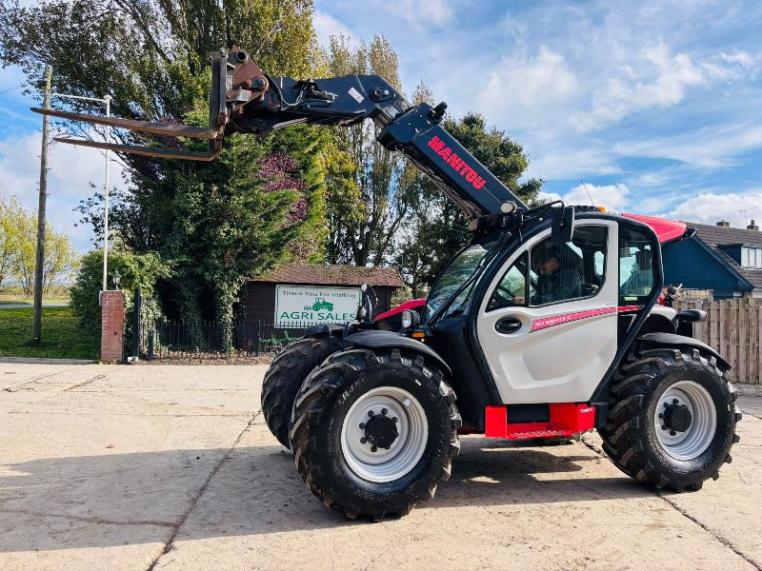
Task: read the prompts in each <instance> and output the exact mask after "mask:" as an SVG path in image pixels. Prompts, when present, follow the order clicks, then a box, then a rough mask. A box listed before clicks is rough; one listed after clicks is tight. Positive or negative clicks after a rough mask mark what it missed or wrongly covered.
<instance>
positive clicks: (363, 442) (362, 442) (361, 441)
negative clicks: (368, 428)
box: [360, 436, 368, 444]
mask: <svg viewBox="0 0 762 571" xmlns="http://www.w3.org/2000/svg"><path fill="white" fill-rule="evenodd" d="M367 441H368V439H367V438H365V437H364V436H363V437H362V438H360V444H365V443H366V442H367Z"/></svg>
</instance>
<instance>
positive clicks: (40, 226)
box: [32, 65, 53, 344]
mask: <svg viewBox="0 0 762 571" xmlns="http://www.w3.org/2000/svg"><path fill="white" fill-rule="evenodd" d="M52 77H53V68H52V67H50V66H49V65H48V66H45V95H44V106H45V109H50V91H51V84H52ZM49 130H50V124H49V120H48V116H47V115H43V116H42V152H41V153H40V197H39V202H38V205H37V261H36V265H35V268H34V333H33V337H32V341H33V342H34V343H37V344H39V343H40V342H41V341H42V285H43V284H42V280H43V277H44V275H43V270H44V265H45V216H46V212H45V211H46V208H47V200H48V138H49V136H50V135H49Z"/></svg>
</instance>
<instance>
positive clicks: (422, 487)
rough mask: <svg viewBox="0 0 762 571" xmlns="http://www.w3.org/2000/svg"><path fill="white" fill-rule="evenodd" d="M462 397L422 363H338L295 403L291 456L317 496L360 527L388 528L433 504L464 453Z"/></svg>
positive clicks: (405, 359) (394, 359) (408, 359)
mask: <svg viewBox="0 0 762 571" xmlns="http://www.w3.org/2000/svg"><path fill="white" fill-rule="evenodd" d="M460 424H461V421H460V416H459V414H458V411H457V408H456V407H455V393H454V392H453V390H452V389H451V388H450V386H449V385H448V384H447V382H446V381H445V379H444V374H443V371H441V370H440V369H439V368H438V366H437V365H435V364H433V363H429V362H427V361H426V360H425V359H424V358H423V357H422V356H420V355H414V354H412V355H411V354H405V353H401V352H400V351H399V350H396V349H393V350H388V351H378V352H374V351H370V350H364V349H355V350H349V351H343V352H339V353H335V354H333V355H332V356H331V357H330V358H329V359H328V360H326V362H325V363H323V365H321V366H320V367H319V368H318V369H316V370H315V371H313V372H312V374H311V375H310V376H309V377H308V379H307V380H306V381H305V383H304V385H303V386H302V388H301V390H300V392H299V395H298V396H297V399H296V401H295V403H294V411H293V416H292V426H293V428H292V430H291V449H292V450H293V451H294V460H295V463H296V467H297V470H298V471H299V474H300V475H301V477H302V479H303V480H304V482H305V483H306V484H307V486H308V488H309V489H310V490H311V491H312V492H313V493H314V494H315V495H316V496H317V497H318V498H319V499H320V500H321V501H322V502H323V503H324V504H325V505H326V506H328V507H331V508H334V509H337V510H339V511H342V512H344V513H345V514H346V515H347V516H349V517H351V518H355V517H363V518H368V519H372V520H374V521H378V520H381V519H383V518H384V517H398V516H401V515H404V514H406V513H407V512H409V511H410V509H412V507H413V506H414V505H415V504H416V503H418V502H422V501H426V500H429V499H431V498H432V497H433V496H434V493H435V491H436V487H437V484H439V482H441V481H443V480H447V479H448V478H449V477H450V471H451V465H452V459H453V457H454V456H455V455H456V454H457V453H458V451H459V449H460V444H459V442H458V429H459V428H460Z"/></svg>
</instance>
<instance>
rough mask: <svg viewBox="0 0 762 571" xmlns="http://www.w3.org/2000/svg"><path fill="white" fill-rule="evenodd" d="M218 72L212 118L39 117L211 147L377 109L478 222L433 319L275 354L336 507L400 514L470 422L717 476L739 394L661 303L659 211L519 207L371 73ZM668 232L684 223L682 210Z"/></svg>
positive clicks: (223, 63)
mask: <svg viewBox="0 0 762 571" xmlns="http://www.w3.org/2000/svg"><path fill="white" fill-rule="evenodd" d="M212 81H213V86H212V93H211V96H210V125H209V127H208V128H198V127H189V126H183V125H166V124H161V123H146V122H139V121H131V120H124V119H113V118H103V117H93V116H87V115H79V114H76V113H68V112H64V111H55V110H36V111H40V112H43V113H47V114H49V115H53V116H56V117H62V118H64V119H69V120H81V121H88V122H91V123H99V124H104V125H111V126H114V127H121V128H126V129H130V130H135V131H139V132H144V133H149V134H155V135H159V136H165V137H166V136H170V137H178V136H179V137H188V138H191V139H207V140H208V141H209V151H208V152H207V153H197V152H187V151H184V150H176V149H156V148H141V147H129V146H121V145H110V144H103V143H99V142H91V141H72V140H67V141H66V142H73V143H75V144H84V145H88V146H93V147H101V148H109V149H111V150H114V151H117V152H124V153H139V154H143V155H148V156H158V157H168V158H177V159H191V160H206V161H208V160H212V159H214V158H215V157H216V156H217V155H218V154H219V153H220V151H221V150H222V144H223V138H224V136H225V135H227V134H231V133H235V132H240V133H254V134H258V135H264V134H266V133H268V132H270V131H272V130H273V129H278V128H282V127H286V126H289V125H294V124H297V123H310V124H316V125H352V124H355V123H359V122H361V121H363V120H365V119H371V120H372V121H373V122H374V123H375V124H376V126H377V127H378V132H379V134H378V141H379V143H380V144H381V145H383V146H384V147H386V148H388V149H391V150H396V151H399V152H401V153H402V154H404V155H405V156H406V157H407V158H408V159H409V160H411V161H412V162H413V163H414V164H415V165H416V166H417V167H419V168H420V169H421V170H422V171H423V172H425V173H426V174H428V175H429V176H430V177H431V178H432V179H433V180H434V181H435V183H436V184H437V185H438V186H439V187H440V188H441V190H442V192H444V193H445V194H446V195H447V196H448V197H449V198H450V199H452V200H453V201H454V202H455V203H456V204H457V205H458V206H459V207H460V208H461V209H462V210H463V212H465V213H466V215H467V216H468V217H469V218H470V219H471V221H472V222H471V227H472V230H473V240H472V241H471V243H470V245H469V246H468V247H466V248H465V249H464V250H463V251H461V252H460V253H459V254H458V255H457V256H456V257H455V259H454V260H452V262H451V263H450V264H449V266H447V268H446V269H445V270H444V271H443V272H442V273H441V275H440V276H439V277H438V278H437V280H436V281H435V283H434V284H433V286H432V288H431V293H430V294H429V296H428V299H427V301H426V305H425V308H424V310H423V312H422V316H420V315H419V313H417V312H406V313H405V314H403V318H402V322H403V328H402V330H400V331H389V330H388V329H382V328H380V327H376V326H374V324H373V322H372V321H371V320H369V319H367V318H365V319H361V320H359V321H358V322H356V323H352V324H348V325H346V326H343V327H340V326H335V327H322V328H317V329H315V330H313V331H312V332H310V333H309V334H308V335H307V336H306V337H304V338H303V339H301V340H298V341H296V342H294V343H292V344H290V345H289V346H287V347H286V348H285V349H284V350H283V351H282V352H281V353H280V354H279V355H278V356H277V357H276V358H275V359H274V360H273V363H272V365H271V366H270V369H269V371H268V372H267V376H266V378H265V383H264V389H263V396H262V407H263V412H264V415H265V419H266V420H267V424H268V426H269V427H270V429H271V430H272V432H273V434H274V435H275V436H276V437H277V438H278V439H279V440H280V442H282V443H283V444H284V445H286V446H288V447H289V448H290V449H291V451H292V452H293V454H294V461H295V463H296V467H297V470H298V471H299V474H300V475H301V477H302V478H303V479H304V481H305V483H306V484H307V486H308V487H309V489H310V490H312V492H313V493H314V494H315V495H316V496H317V497H318V498H320V500H321V501H322V502H323V503H324V504H325V505H326V506H329V507H332V508H336V509H338V510H340V511H342V512H344V513H345V514H346V515H347V516H349V517H358V516H359V517H365V518H370V519H374V520H379V519H381V518H383V517H385V516H399V515H402V514H406V513H407V512H408V511H409V510H410V509H411V508H412V507H413V506H414V505H415V504H417V503H419V502H421V501H425V500H428V499H430V498H431V497H433V496H434V492H435V490H436V487H437V485H438V484H439V483H440V482H442V481H444V480H447V479H448V478H449V477H450V471H451V469H452V460H453V458H454V457H455V456H456V455H457V454H458V450H459V447H460V445H459V441H458V435H459V434H464V433H466V434H483V435H484V436H486V437H488V438H502V439H508V440H525V439H538V438H540V439H542V438H546V439H557V438H568V437H574V436H575V435H579V434H581V433H583V432H585V431H588V430H592V429H597V430H598V432H599V433H600V435H601V437H602V438H603V442H604V444H603V447H604V450H605V452H606V454H607V455H608V456H609V457H610V458H611V460H612V461H613V462H614V464H616V466H617V467H618V468H619V469H621V470H622V471H623V472H625V473H626V474H628V475H629V476H631V477H632V478H634V479H636V480H638V481H639V482H642V483H643V484H647V485H649V486H653V487H656V488H666V489H670V490H674V491H678V492H679V491H683V490H698V489H699V488H701V486H702V484H703V483H704V481H705V480H707V479H708V478H715V479H716V478H718V477H719V470H720V467H721V466H722V465H723V463H724V462H729V461H730V454H729V452H730V448H731V446H732V445H733V443H734V442H737V441H738V437H737V436H736V423H737V422H738V421H739V420H740V418H741V414H740V412H739V411H738V410H737V409H736V407H735V400H736V393H735V391H734V390H733V388H732V387H731V385H730V383H729V382H728V381H727V380H726V378H725V373H726V371H727V370H728V368H729V366H728V363H727V361H726V360H725V359H723V358H722V356H721V355H719V354H718V352H717V351H716V350H715V349H713V348H712V347H709V346H707V345H705V344H704V343H701V342H700V341H698V340H696V339H693V338H691V336H690V331H691V322H693V321H696V320H699V319H702V317H703V316H702V312H699V311H695V310H694V311H687V312H683V313H681V314H676V312H675V311H674V310H672V309H671V308H667V307H655V304H656V303H657V298H659V296H660V294H661V291H662V287H663V276H662V263H661V246H660V242H659V239H658V237H657V233H656V232H655V231H654V229H653V228H652V227H651V226H654V224H651V225H649V224H644V223H643V222H642V221H639V220H637V219H635V218H633V217H627V216H621V215H617V214H613V213H609V212H606V211H604V210H602V209H598V208H593V207H589V206H570V205H564V204H562V203H561V202H558V201H556V202H552V203H550V204H544V205H542V206H539V207H535V208H529V207H527V205H525V204H524V203H523V202H522V201H521V200H520V199H519V198H518V197H517V196H516V195H515V194H514V193H512V192H511V191H510V190H509V189H508V188H506V186H505V185H503V184H502V183H501V182H500V181H499V180H498V179H497V178H496V177H495V176H494V175H492V173H490V172H489V171H488V170H487V169H486V168H485V167H484V166H483V165H482V164H480V163H479V162H478V161H477V160H476V159H475V158H474V157H473V155H471V153H469V152H468V151H467V150H466V149H465V148H464V147H463V146H462V145H461V144H460V143H458V141H456V140H455V139H454V138H453V137H452V136H451V135H450V134H448V132H447V131H446V130H445V129H444V128H443V127H442V126H441V120H442V117H443V115H444V113H445V107H446V106H445V105H444V104H443V103H440V104H439V105H437V106H435V107H432V106H430V105H428V104H426V103H421V104H418V105H411V104H410V103H408V102H407V101H406V100H405V99H404V98H403V97H402V96H401V95H400V94H399V93H398V92H397V91H396V90H395V89H394V88H393V87H392V86H391V85H390V84H389V83H388V82H387V81H385V80H384V79H383V78H381V77H379V76H375V75H349V76H344V77H333V78H328V79H320V80H296V79H292V78H290V77H271V76H269V75H267V74H266V73H264V72H263V71H262V70H261V69H260V68H259V66H257V64H256V63H254V62H253V61H251V60H250V59H249V56H248V55H247V54H246V53H245V52H244V51H241V50H239V49H233V50H232V51H231V52H230V53H229V54H227V53H225V52H220V53H216V54H214V55H213V56H212ZM657 222H658V221H657ZM664 232H666V233H667V234H670V237H671V239H680V238H683V237H685V236H687V235H689V234H690V232H689V231H688V230H687V229H686V228H685V226H684V225H679V224H673V225H671V226H670V225H668V228H667V230H666V231H665V230H664V229H663V228H662V233H664ZM670 312H671V313H670ZM361 313H362V312H361ZM678 333H681V334H678Z"/></svg>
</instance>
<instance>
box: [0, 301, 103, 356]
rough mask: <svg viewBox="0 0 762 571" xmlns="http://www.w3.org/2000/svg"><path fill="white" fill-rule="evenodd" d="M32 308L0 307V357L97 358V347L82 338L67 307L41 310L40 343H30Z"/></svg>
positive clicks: (75, 321)
mask: <svg viewBox="0 0 762 571" xmlns="http://www.w3.org/2000/svg"><path fill="white" fill-rule="evenodd" d="M31 339H32V308H31V307H30V308H26V307H25V308H22V309H2V308H0V357H46V358H49V359H97V357H98V347H97V345H96V344H95V343H93V342H91V341H89V340H87V339H86V337H85V336H83V335H82V331H81V330H80V329H79V327H78V326H77V320H76V318H75V317H74V315H73V313H72V310H71V308H70V307H46V308H43V310H42V343H41V344H40V345H32V344H31V343H30V340H31Z"/></svg>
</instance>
